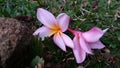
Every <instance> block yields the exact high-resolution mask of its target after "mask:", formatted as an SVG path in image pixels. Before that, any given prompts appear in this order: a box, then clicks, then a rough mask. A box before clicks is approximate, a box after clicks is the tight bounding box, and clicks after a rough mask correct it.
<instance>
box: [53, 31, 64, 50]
mask: <svg viewBox="0 0 120 68" xmlns="http://www.w3.org/2000/svg"><path fill="white" fill-rule="evenodd" d="M53 40H54V43H55V44H56V45H57V46H58V47H59V48H61V49H62V50H63V51H66V47H65V43H64V41H63V39H62V37H61V36H60V34H59V33H57V34H55V35H54V37H53Z"/></svg>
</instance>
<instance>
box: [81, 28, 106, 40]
mask: <svg viewBox="0 0 120 68" xmlns="http://www.w3.org/2000/svg"><path fill="white" fill-rule="evenodd" d="M105 31H106V30H105ZM104 33H105V32H103V31H102V30H101V29H100V28H98V27H93V28H92V29H91V30H89V31H87V32H84V33H83V34H82V35H83V37H84V39H85V40H86V41H87V42H96V41H98V40H99V39H100V38H101V37H102V36H103V34H104Z"/></svg>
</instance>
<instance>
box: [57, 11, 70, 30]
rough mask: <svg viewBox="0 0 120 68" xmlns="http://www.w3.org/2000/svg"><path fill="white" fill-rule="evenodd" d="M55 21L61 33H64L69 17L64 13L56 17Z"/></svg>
mask: <svg viewBox="0 0 120 68" xmlns="http://www.w3.org/2000/svg"><path fill="white" fill-rule="evenodd" d="M56 19H57V21H58V24H59V26H60V28H61V29H62V32H64V31H66V30H67V28H68V25H69V20H70V17H69V16H68V15H67V14H65V13H61V14H59V15H58V16H57V18H56Z"/></svg>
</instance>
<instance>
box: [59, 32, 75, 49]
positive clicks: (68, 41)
mask: <svg viewBox="0 0 120 68" xmlns="http://www.w3.org/2000/svg"><path fill="white" fill-rule="evenodd" d="M61 37H62V39H63V41H64V43H65V44H66V46H68V47H70V48H74V45H73V41H72V39H71V38H70V37H69V36H67V35H66V34H64V33H61Z"/></svg>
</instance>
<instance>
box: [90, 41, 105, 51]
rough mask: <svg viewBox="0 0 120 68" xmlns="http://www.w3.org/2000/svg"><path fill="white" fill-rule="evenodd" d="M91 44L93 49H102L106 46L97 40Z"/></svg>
mask: <svg viewBox="0 0 120 68" xmlns="http://www.w3.org/2000/svg"><path fill="white" fill-rule="evenodd" d="M89 46H90V47H91V48H92V49H102V48H104V47H105V45H104V44H103V43H102V42H100V41H97V42H94V43H89Z"/></svg>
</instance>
